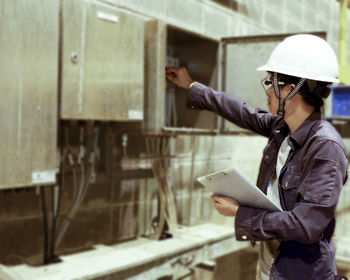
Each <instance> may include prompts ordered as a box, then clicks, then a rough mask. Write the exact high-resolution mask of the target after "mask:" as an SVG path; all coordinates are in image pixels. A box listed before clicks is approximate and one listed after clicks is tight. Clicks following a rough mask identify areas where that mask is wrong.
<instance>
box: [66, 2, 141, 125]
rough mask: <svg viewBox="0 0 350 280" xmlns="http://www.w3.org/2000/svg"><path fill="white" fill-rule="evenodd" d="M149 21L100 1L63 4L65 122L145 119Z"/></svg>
mask: <svg viewBox="0 0 350 280" xmlns="http://www.w3.org/2000/svg"><path fill="white" fill-rule="evenodd" d="M143 46H144V33H143V21H142V20H141V19H139V18H138V17H136V16H135V15H132V14H130V13H128V12H124V11H121V10H119V9H117V8H116V7H112V6H108V5H106V4H102V3H98V2H95V1H72V0H64V1H63V50H62V103H61V117H62V118H63V119H85V120H88V119H90V120H116V121H134V120H142V119H143V79H144V77H143V71H144V69H143V67H144V66H143V59H144V47H143Z"/></svg>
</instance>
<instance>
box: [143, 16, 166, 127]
mask: <svg viewBox="0 0 350 280" xmlns="http://www.w3.org/2000/svg"><path fill="white" fill-rule="evenodd" d="M166 33H167V25H166V23H165V22H162V21H158V20H152V21H148V22H146V23H145V122H144V132H146V133H154V134H160V133H162V128H163V127H164V119H165V88H166V85H165V71H164V69H165V66H166Z"/></svg>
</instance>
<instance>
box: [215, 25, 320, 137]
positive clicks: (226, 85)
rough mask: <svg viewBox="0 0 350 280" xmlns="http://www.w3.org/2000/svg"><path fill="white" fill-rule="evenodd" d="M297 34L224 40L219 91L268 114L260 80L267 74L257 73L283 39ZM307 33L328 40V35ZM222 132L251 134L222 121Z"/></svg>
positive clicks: (221, 43)
mask: <svg viewBox="0 0 350 280" xmlns="http://www.w3.org/2000/svg"><path fill="white" fill-rule="evenodd" d="M295 34H296V33H294V34H290V33H289V34H273V35H260V36H246V37H231V38H223V39H222V40H221V42H220V50H221V59H220V61H221V71H220V73H219V75H220V76H221V77H220V79H219V80H220V81H221V82H220V84H221V88H220V89H221V90H222V91H224V92H225V93H226V94H227V95H229V96H231V97H234V98H236V99H238V100H241V101H244V102H245V103H247V104H248V105H250V106H252V107H259V108H261V109H263V110H266V111H268V106H267V98H266V94H265V92H264V89H263V87H262V85H261V80H262V79H263V78H265V77H266V75H267V74H266V72H262V71H261V72H260V71H256V68H258V67H260V66H262V65H264V64H266V62H267V60H268V59H269V57H270V54H271V52H272V51H273V49H274V48H275V47H276V46H277V45H278V44H279V43H280V42H281V41H283V39H284V38H286V37H288V36H291V35H295ZM308 34H313V35H316V36H320V37H321V38H323V39H326V32H312V33H309V32H308ZM221 129H222V132H223V133H240V132H248V130H245V129H242V128H240V127H238V126H236V125H234V124H232V123H231V122H229V121H226V120H224V121H223V122H222V127H221Z"/></svg>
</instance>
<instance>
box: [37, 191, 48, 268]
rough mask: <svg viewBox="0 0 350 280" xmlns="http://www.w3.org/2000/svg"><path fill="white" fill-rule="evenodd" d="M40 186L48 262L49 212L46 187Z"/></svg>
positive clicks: (45, 254)
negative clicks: (47, 210) (47, 209)
mask: <svg viewBox="0 0 350 280" xmlns="http://www.w3.org/2000/svg"><path fill="white" fill-rule="evenodd" d="M39 188H40V195H41V209H42V213H43V222H44V264H47V263H48V246H49V244H48V242H49V236H48V235H49V233H48V223H47V212H46V202H45V188H44V187H39Z"/></svg>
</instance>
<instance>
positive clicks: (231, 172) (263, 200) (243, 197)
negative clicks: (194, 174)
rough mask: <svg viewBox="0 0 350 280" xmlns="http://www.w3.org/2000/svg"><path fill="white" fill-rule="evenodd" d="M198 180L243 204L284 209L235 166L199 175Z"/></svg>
mask: <svg viewBox="0 0 350 280" xmlns="http://www.w3.org/2000/svg"><path fill="white" fill-rule="evenodd" d="M197 181H198V182H199V183H201V184H202V185H203V186H204V187H206V188H208V189H209V190H210V191H211V192H213V193H216V194H219V195H224V196H229V197H232V198H234V199H235V200H237V201H238V202H239V204H241V205H244V206H250V207H254V208H264V209H267V210H272V211H283V210H282V209H281V208H280V207H279V206H278V205H277V204H276V203H275V202H274V201H272V200H270V199H269V198H268V197H267V196H266V195H265V194H264V193H263V192H262V191H261V190H260V189H259V188H258V187H257V186H255V185H254V184H253V183H252V182H251V181H250V180H249V179H248V178H247V177H245V176H244V175H243V174H241V173H239V172H238V171H237V170H236V169H234V168H227V169H224V170H221V171H218V172H215V173H212V174H208V175H205V176H202V177H199V178H197Z"/></svg>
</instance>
